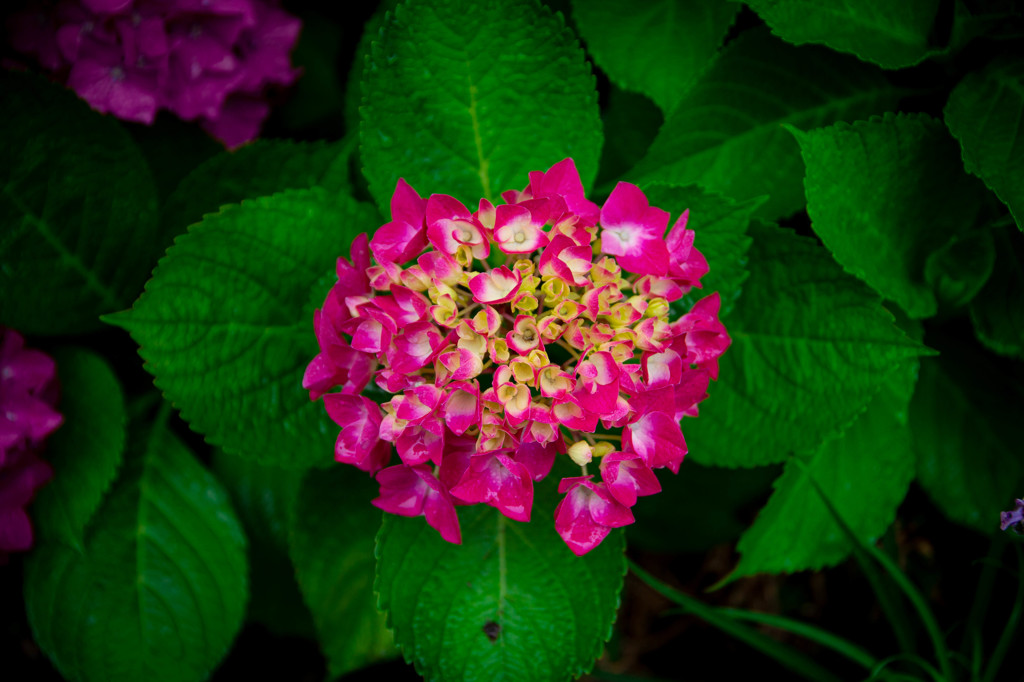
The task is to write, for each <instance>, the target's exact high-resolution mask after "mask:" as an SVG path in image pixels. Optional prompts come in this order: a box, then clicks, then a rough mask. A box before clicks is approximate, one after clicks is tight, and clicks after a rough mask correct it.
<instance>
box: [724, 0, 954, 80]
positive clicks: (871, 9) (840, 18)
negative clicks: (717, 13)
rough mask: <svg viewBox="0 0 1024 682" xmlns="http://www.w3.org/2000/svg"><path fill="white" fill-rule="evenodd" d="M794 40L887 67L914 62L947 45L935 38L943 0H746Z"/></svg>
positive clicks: (777, 30)
mask: <svg viewBox="0 0 1024 682" xmlns="http://www.w3.org/2000/svg"><path fill="white" fill-rule="evenodd" d="M744 2H746V3H747V5H749V6H750V8H751V9H753V10H754V11H755V12H757V14H758V15H759V16H760V17H761V18H762V19H764V22H765V23H766V24H768V26H769V27H771V29H772V33H774V34H775V35H777V36H779V37H780V38H782V39H783V40H785V41H786V42H789V43H793V44H794V45H803V44H804V43H818V44H819V45H827V46H828V47H831V48H832V49H833V50H838V51H840V52H849V53H850V54H854V55H857V56H858V57H860V58H861V59H863V60H864V61H868V62H874V63H875V64H878V65H879V66H881V67H883V68H886V69H901V68H903V67H906V66H913V65H914V64H917V63H918V62H920V61H922V60H923V59H925V58H926V57H928V56H930V55H933V54H936V53H938V52H939V51H941V49H942V48H943V47H945V46H944V45H936V44H934V43H933V41H932V40H931V33H932V26H933V25H934V24H935V18H936V15H937V14H938V11H939V0H900V2H892V1H891V0H842V1H841V2H836V1H835V0H744Z"/></svg>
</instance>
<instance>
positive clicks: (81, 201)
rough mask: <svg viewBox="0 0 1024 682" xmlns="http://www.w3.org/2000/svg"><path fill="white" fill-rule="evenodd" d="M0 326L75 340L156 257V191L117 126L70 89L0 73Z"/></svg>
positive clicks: (127, 296) (131, 291)
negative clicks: (68, 337) (64, 336)
mask: <svg viewBox="0 0 1024 682" xmlns="http://www.w3.org/2000/svg"><path fill="white" fill-rule="evenodd" d="M0 130H3V136H2V140H0V186H2V188H3V189H2V193H0V225H3V226H4V227H3V231H2V233H0V322H2V323H3V324H6V325H10V326H11V327H15V328H17V329H19V330H21V331H22V332H23V333H26V334H75V333H81V332H87V331H92V330H94V329H97V328H99V327H100V321H99V316H100V315H101V314H103V313H109V312H111V311H114V310H119V309H121V308H123V307H124V306H126V305H127V304H128V303H129V302H130V301H131V300H132V298H133V297H134V296H136V295H137V294H138V292H139V288H140V287H141V286H142V283H143V282H144V281H145V279H146V275H147V274H149V270H150V268H151V267H152V266H153V262H155V260H156V252H155V251H154V248H153V242H154V239H155V238H156V234H157V214H156V189H155V187H154V185H153V179H152V177H151V176H150V173H149V168H148V167H147V165H146V161H145V159H144V158H143V157H142V155H141V154H140V153H139V150H138V148H137V147H136V146H135V143H134V142H132V139H131V137H130V136H129V135H128V134H127V133H126V132H125V131H124V129H123V128H122V127H121V126H120V125H119V124H118V122H117V121H116V120H114V119H113V118H110V117H105V116H101V115H100V114H98V113H96V112H94V111H92V110H91V109H89V105H88V104H86V103H85V102H83V101H82V100H80V99H78V97H77V96H76V95H75V94H74V93H73V92H71V91H69V90H66V89H64V88H62V87H60V86H58V85H55V84H53V83H49V82H47V81H46V80H44V79H42V78H40V77H37V76H31V75H28V74H23V73H12V72H5V73H4V74H2V76H0Z"/></svg>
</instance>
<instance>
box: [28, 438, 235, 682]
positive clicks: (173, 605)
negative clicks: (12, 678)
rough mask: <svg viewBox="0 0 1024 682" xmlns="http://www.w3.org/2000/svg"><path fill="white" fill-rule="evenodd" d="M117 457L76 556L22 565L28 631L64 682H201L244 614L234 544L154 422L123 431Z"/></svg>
mask: <svg viewBox="0 0 1024 682" xmlns="http://www.w3.org/2000/svg"><path fill="white" fill-rule="evenodd" d="M129 453H130V454H129V457H128V458H127V459H126V461H125V466H124V471H123V473H122V474H121V476H120V477H119V479H118V481H117V483H116V484H115V485H114V488H113V489H112V490H111V492H110V494H109V495H108V496H107V498H106V499H105V500H104V502H103V504H102V506H101V507H100V508H99V510H98V511H97V512H96V514H95V516H94V517H93V519H92V521H91V522H90V523H89V525H88V527H87V528H86V533H85V541H84V544H83V547H82V548H81V549H75V548H72V547H70V546H68V545H65V544H63V543H61V542H44V543H41V544H40V545H39V546H37V547H36V548H35V550H34V551H33V553H32V554H31V555H30V557H29V559H28V561H27V563H26V566H25V603H26V608H27V611H28V618H29V623H30V624H31V625H32V631H33V634H34V636H35V640H36V642H37V643H38V644H39V646H40V648H42V649H43V651H45V652H46V653H47V655H49V656H50V658H51V659H52V660H53V661H54V663H55V664H56V666H57V668H58V669H59V670H60V671H61V673H62V674H63V675H64V677H66V678H68V679H69V680H76V681H88V682H92V681H96V682H122V681H123V682H137V681H138V680H149V681H151V682H177V681H180V682H194V681H195V680H201V679H205V678H206V677H207V676H208V675H209V674H210V672H211V670H212V669H213V668H214V667H215V666H216V665H217V663H218V662H219V661H220V659H221V658H222V657H223V656H224V654H225V653H226V652H227V650H228V648H229V647H230V645H231V642H232V641H233V640H234V637H235V634H236V633H237V632H238V629H239V627H240V626H241V624H242V617H243V616H244V614H245V600H246V595H247V593H248V589H247V584H246V583H247V580H246V574H247V567H246V563H245V536H244V535H243V533H242V529H241V526H240V525H239V523H238V520H237V518H236V517H235V514H234V512H233V511H232V509H231V505H230V503H229V502H228V498H227V494H226V493H225V492H224V490H223V489H222V488H221V487H220V485H219V484H218V483H217V480H216V479H215V478H214V477H213V476H211V475H210V474H209V473H208V472H207V471H205V470H204V469H203V468H202V466H200V465H199V463H198V462H196V460H195V458H194V457H193V456H192V454H191V453H190V452H189V451H188V450H187V449H186V448H185V447H184V446H183V445H182V444H181V443H180V442H179V441H178V440H177V439H176V438H175V437H174V436H173V435H172V434H171V433H170V432H169V431H168V430H167V429H166V427H165V425H164V423H163V421H162V420H161V421H159V422H158V423H157V425H156V426H154V427H152V428H151V429H149V430H138V431H133V432H132V434H131V435H130V436H129Z"/></svg>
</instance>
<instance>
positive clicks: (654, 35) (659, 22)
mask: <svg viewBox="0 0 1024 682" xmlns="http://www.w3.org/2000/svg"><path fill="white" fill-rule="evenodd" d="M739 10H740V5H739V4H733V3H728V2H719V0H696V1H692V0H656V1H655V2H645V3H641V4H639V5H638V4H637V3H635V2H631V1H630V0H583V1H581V0H573V3H572V15H573V19H575V21H576V26H577V27H578V28H579V32H580V37H582V38H583V40H584V41H586V43H587V51H588V52H589V53H590V55H591V56H592V57H593V58H594V61H595V62H596V63H597V65H598V66H600V67H601V69H603V70H604V72H605V73H607V74H608V77H609V78H610V79H611V80H612V81H613V82H614V83H616V84H617V85H619V86H620V87H622V88H625V89H626V90H635V91H636V92H642V93H643V94H645V95H647V96H648V97H650V98H651V99H653V100H654V101H655V103H657V105H658V106H659V107H661V110H662V111H664V112H666V113H668V112H670V111H672V110H673V109H674V108H675V106H676V104H678V103H679V100H680V99H681V98H682V96H683V95H684V94H685V93H686V91H687V90H688V89H689V88H690V87H691V86H692V85H693V83H694V82H695V81H696V80H697V79H698V78H699V77H700V75H701V74H702V73H703V72H704V71H705V70H706V69H707V68H708V66H709V65H710V64H711V62H712V60H714V58H715V56H716V55H717V54H718V48H719V47H721V45H722V42H723V41H724V40H725V36H726V33H728V31H729V28H730V27H732V24H733V21H734V20H735V19H736V13H737V12H739ZM681 36H684V37H683V38H682V39H681Z"/></svg>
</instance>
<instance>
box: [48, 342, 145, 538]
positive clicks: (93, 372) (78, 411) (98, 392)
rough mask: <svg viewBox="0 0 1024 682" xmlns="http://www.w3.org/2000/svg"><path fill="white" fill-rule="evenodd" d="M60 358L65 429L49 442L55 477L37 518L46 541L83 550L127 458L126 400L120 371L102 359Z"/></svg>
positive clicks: (61, 354)
mask: <svg viewBox="0 0 1024 682" xmlns="http://www.w3.org/2000/svg"><path fill="white" fill-rule="evenodd" d="M54 359H55V360H56V361H57V376H58V378H59V380H60V387H61V401H60V404H59V405H58V409H59V410H60V413H61V414H62V415H64V424H63V425H61V427H60V428H59V429H58V430H57V431H56V432H55V433H54V434H53V435H52V436H50V438H49V440H47V441H46V460H47V461H48V462H49V463H50V464H51V465H52V466H53V471H54V475H53V479H52V480H51V481H50V482H49V483H48V484H47V485H46V486H44V487H43V488H42V490H40V491H39V494H38V495H37V496H36V502H35V504H34V505H33V510H32V519H33V521H34V523H35V526H36V530H37V532H38V534H39V538H40V540H41V541H43V542H49V541H60V542H63V543H64V544H67V545H69V546H71V547H74V548H75V549H78V550H80V551H81V550H82V549H83V547H82V540H83V530H84V529H85V526H86V524H87V523H88V522H89V519H91V518H92V515H93V514H94V513H95V512H96V509H97V508H99V506H100V502H101V501H102V499H103V496H104V495H105V494H106V492H107V490H108V489H109V487H110V485H111V483H113V481H114V477H115V476H116V475H117V470H118V468H119V467H120V466H121V459H122V457H123V456H124V445H125V437H126V428H127V422H126V417H125V405H124V397H123V395H122V394H121V385H120V384H119V383H118V381H117V377H116V376H114V372H113V371H111V369H110V367H109V366H108V365H107V363H106V362H104V361H103V359H102V358H100V357H99V356H98V355H96V354H94V353H92V352H90V351H87V350H84V349H80V348H67V349H63V350H60V351H58V352H56V353H55V354H54Z"/></svg>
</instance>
